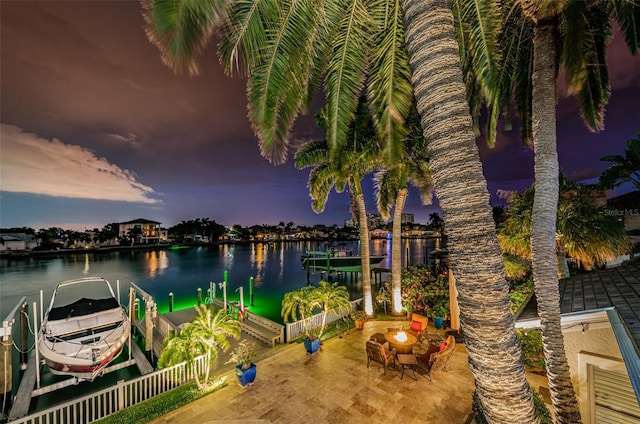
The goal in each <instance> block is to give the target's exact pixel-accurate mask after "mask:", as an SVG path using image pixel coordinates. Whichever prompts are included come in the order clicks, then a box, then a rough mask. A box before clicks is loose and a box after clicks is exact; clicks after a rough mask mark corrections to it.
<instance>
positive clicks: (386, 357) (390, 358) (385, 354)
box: [366, 340, 396, 375]
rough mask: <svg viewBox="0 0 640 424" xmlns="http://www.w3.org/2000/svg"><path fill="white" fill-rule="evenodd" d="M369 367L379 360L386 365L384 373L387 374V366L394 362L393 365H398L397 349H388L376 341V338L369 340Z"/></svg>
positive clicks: (367, 348)
mask: <svg viewBox="0 0 640 424" xmlns="http://www.w3.org/2000/svg"><path fill="white" fill-rule="evenodd" d="M366 350H367V368H369V364H370V363H371V362H377V363H378V364H380V365H382V366H383V367H384V374H385V375H386V374H387V367H388V366H389V364H391V363H393V367H394V368H395V366H396V350H395V349H391V350H390V351H387V349H385V347H384V345H383V344H381V343H378V342H376V341H375V340H369V341H367V345H366Z"/></svg>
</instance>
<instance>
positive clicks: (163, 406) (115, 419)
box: [97, 380, 227, 424]
mask: <svg viewBox="0 0 640 424" xmlns="http://www.w3.org/2000/svg"><path fill="white" fill-rule="evenodd" d="M226 385H227V384H226V383H224V382H222V380H219V381H216V382H215V384H214V385H213V386H211V387H210V388H208V389H205V390H197V388H196V384H195V383H189V384H185V385H182V386H180V387H176V388H175V389H172V390H170V391H168V392H166V393H163V394H161V395H158V396H155V397H153V398H151V399H148V400H145V401H144V402H140V403H139V404H137V405H133V406H130V407H128V408H126V409H123V410H122V411H119V412H116V413H115V414H112V415H109V416H108V417H106V418H103V419H101V420H99V421H97V422H98V423H99V424H120V423H129V424H143V423H146V422H149V421H151V420H152V419H154V418H157V417H159V416H161V415H164V414H167V413H169V412H171V411H173V410H176V409H178V408H180V407H182V406H184V405H186V404H188V403H191V402H193V401H195V400H198V399H200V398H201V397H203V396H206V395H208V394H210V393H213V392H215V391H216V390H219V389H221V388H223V387H225V386H226Z"/></svg>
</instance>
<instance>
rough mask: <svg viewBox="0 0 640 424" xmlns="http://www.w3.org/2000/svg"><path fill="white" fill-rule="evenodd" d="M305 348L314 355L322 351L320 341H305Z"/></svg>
mask: <svg viewBox="0 0 640 424" xmlns="http://www.w3.org/2000/svg"><path fill="white" fill-rule="evenodd" d="M304 348H305V349H307V353H310V354H312V355H313V354H314V353H316V352H317V351H318V350H320V339H315V340H309V339H304Z"/></svg>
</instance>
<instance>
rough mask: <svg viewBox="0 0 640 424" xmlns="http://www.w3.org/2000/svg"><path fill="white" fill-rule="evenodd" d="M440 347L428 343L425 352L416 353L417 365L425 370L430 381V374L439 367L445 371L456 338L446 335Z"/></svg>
mask: <svg viewBox="0 0 640 424" xmlns="http://www.w3.org/2000/svg"><path fill="white" fill-rule="evenodd" d="M444 343H446V345H444V346H442V345H441V347H438V346H433V345H429V348H428V349H427V351H426V352H424V353H421V354H418V355H416V360H417V361H418V366H419V367H420V368H422V369H424V370H425V371H426V372H427V378H428V379H429V381H431V374H432V373H433V372H434V371H437V370H439V369H444V370H445V371H447V362H448V361H449V358H451V355H453V351H454V350H455V348H456V339H455V338H454V337H453V336H449V337H447V340H446V341H445V342H444Z"/></svg>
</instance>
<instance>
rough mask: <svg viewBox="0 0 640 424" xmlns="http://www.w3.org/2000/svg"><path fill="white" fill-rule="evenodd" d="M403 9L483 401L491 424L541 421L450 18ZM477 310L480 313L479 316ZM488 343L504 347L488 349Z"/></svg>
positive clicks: (424, 2)
mask: <svg viewBox="0 0 640 424" xmlns="http://www.w3.org/2000/svg"><path fill="white" fill-rule="evenodd" d="M402 5H403V9H404V16H405V38H406V46H407V50H408V52H409V57H410V62H411V67H412V71H413V73H412V81H413V87H414V92H415V93H416V102H417V108H418V112H419V113H420V116H421V123H422V128H423V134H424V137H425V139H426V140H427V156H428V157H429V168H430V169H431V173H432V176H433V179H434V182H435V188H436V195H437V197H438V199H439V200H440V206H441V208H442V210H443V212H444V217H445V226H446V228H447V237H448V248H449V257H450V259H451V263H452V267H453V272H454V274H455V276H456V285H457V288H458V302H459V305H460V322H461V324H462V328H463V330H464V334H465V347H466V348H467V351H468V352H469V364H470V367H471V371H472V372H473V374H474V377H475V382H476V389H477V392H478V397H479V398H480V401H481V403H482V405H483V407H484V408H485V410H486V411H487V412H488V413H487V419H488V420H489V422H516V421H517V422H536V417H535V411H534V406H533V400H532V394H531V389H530V387H529V384H528V383H527V381H526V378H525V376H524V371H523V368H522V363H521V361H520V357H519V355H520V346H519V343H518V340H517V338H516V335H515V330H514V321H513V316H512V315H511V313H510V312H509V305H508V304H509V301H508V298H507V296H506V293H507V287H508V286H507V282H506V279H505V274H504V266H503V264H502V256H501V252H500V247H499V245H498V242H497V238H496V235H495V225H494V223H493V218H492V214H491V208H490V206H489V194H488V192H487V187H486V180H485V179H484V176H483V175H482V165H481V163H480V159H479V155H478V150H477V147H476V146H475V136H474V133H473V126H472V120H471V116H470V114H469V106H468V105H467V102H466V99H465V97H466V94H465V85H464V83H463V79H462V72H461V69H460V57H459V53H458V52H459V48H458V45H457V43H456V40H455V36H454V27H453V17H452V12H451V9H450V8H449V7H448V6H449V5H448V3H447V1H445V0H404V1H403V2H402ZM480 15H481V16H484V17H487V18H490V17H491V16H492V15H491V14H490V13H482V12H481V13H480ZM479 304H482V305H483V313H482V314H478V313H477V305H479ZM496 337H497V338H496ZM486 340H494V341H495V344H494V345H493V346H500V348H499V349H496V348H488V346H487V345H486ZM505 405H509V408H508V409H507V408H505V407H504V406H505Z"/></svg>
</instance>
